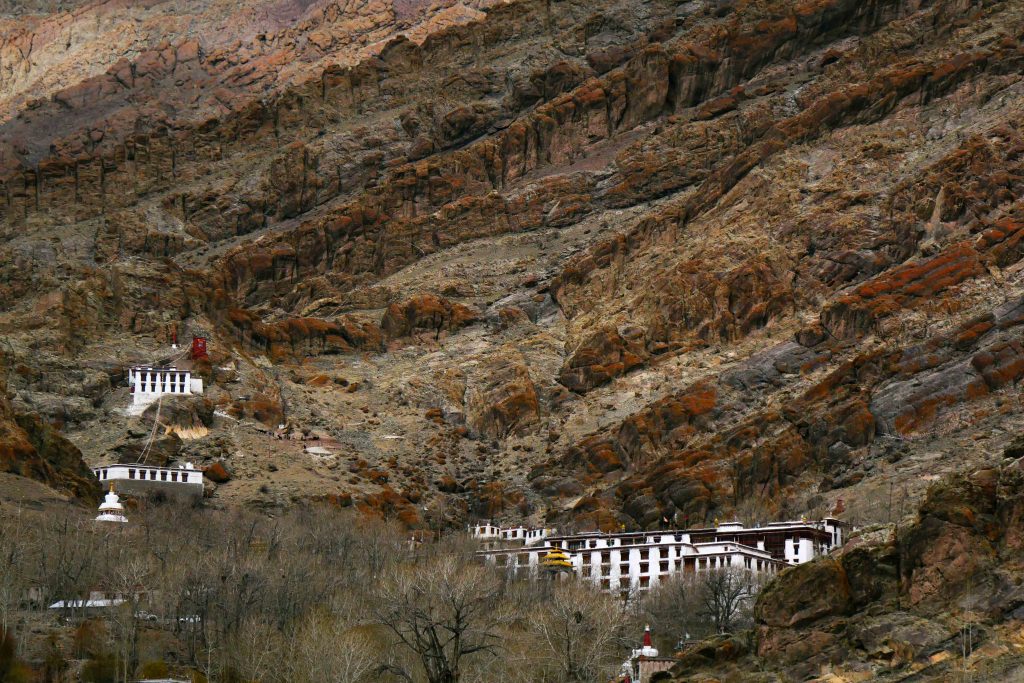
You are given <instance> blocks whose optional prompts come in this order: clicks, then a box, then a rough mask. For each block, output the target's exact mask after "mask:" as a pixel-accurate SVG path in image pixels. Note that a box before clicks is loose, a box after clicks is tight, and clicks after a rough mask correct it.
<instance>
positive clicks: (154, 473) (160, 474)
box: [97, 467, 199, 484]
mask: <svg viewBox="0 0 1024 683" xmlns="http://www.w3.org/2000/svg"><path fill="white" fill-rule="evenodd" d="M136 472H137V473H138V476H136ZM97 473H98V474H99V478H100V479H101V480H102V479H107V478H109V474H110V473H109V471H108V470H98V472H97ZM147 473H148V474H149V476H148V478H147V476H146V474H147ZM190 474H194V475H196V476H197V477H198V476H199V472H191V473H189V472H185V471H177V470H170V471H168V470H142V469H140V470H135V469H134V468H132V467H129V468H128V478H129V479H138V480H142V481H172V482H175V481H181V482H184V483H186V484H187V483H189V482H190V481H193V479H190V478H189V475H190ZM168 475H170V478H169V479H168ZM179 477H180V479H179ZM195 481H198V479H196V480H195Z"/></svg>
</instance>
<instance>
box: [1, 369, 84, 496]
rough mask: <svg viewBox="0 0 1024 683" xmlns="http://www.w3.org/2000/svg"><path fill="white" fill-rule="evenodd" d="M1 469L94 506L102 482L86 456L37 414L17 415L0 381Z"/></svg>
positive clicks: (2, 382) (3, 384) (4, 384)
mask: <svg viewBox="0 0 1024 683" xmlns="http://www.w3.org/2000/svg"><path fill="white" fill-rule="evenodd" d="M0 470H2V471H4V472H10V473H12V474H18V475H21V476H24V477H29V478H30V479H35V480H36V481H41V482H43V483H44V484H47V485H49V486H51V487H53V488H55V489H57V490H60V491H64V492H67V493H69V494H71V495H73V496H76V497H78V498H81V499H83V500H84V501H86V502H88V503H92V502H94V501H96V500H98V499H99V490H100V487H99V483H98V482H97V481H96V477H94V476H93V474H92V471H91V470H89V468H88V466H86V464H85V463H84V462H83V461H82V453H81V451H79V450H78V448H76V447H75V445H74V444H72V443H71V442H70V441H68V440H67V439H66V438H64V437H63V436H61V434H60V433H59V432H58V431H57V430H56V429H54V428H53V427H51V426H50V425H48V424H46V423H44V422H43V421H42V420H41V419H40V418H39V417H38V416H37V415H32V414H17V413H15V411H14V409H13V408H12V406H11V404H10V401H9V400H8V398H7V385H6V383H5V382H4V381H3V380H2V379H0Z"/></svg>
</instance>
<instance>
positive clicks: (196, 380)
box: [128, 365, 203, 415]
mask: <svg viewBox="0 0 1024 683" xmlns="http://www.w3.org/2000/svg"><path fill="white" fill-rule="evenodd" d="M128 388H129V391H131V393H132V407H131V408H130V409H129V412H130V413H132V414H134V415H140V414H142V412H143V411H144V410H145V409H146V408H147V407H148V406H149V405H150V404H152V403H153V401H156V400H157V399H158V398H160V397H161V396H164V395H165V394H171V395H178V396H188V395H191V394H201V393H203V380H202V378H200V377H192V372H191V371H190V370H179V369H178V368H175V367H167V368H154V367H149V366H141V365H140V366H136V367H132V368H129V369H128Z"/></svg>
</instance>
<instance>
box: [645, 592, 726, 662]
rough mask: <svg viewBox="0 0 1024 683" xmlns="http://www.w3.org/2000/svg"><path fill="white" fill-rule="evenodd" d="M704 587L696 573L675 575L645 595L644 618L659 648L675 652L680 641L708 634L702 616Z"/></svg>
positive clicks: (706, 623) (707, 628) (706, 625)
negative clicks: (701, 585) (657, 641)
mask: <svg viewBox="0 0 1024 683" xmlns="http://www.w3.org/2000/svg"><path fill="white" fill-rule="evenodd" d="M700 602H701V587H700V584H699V582H698V580H697V578H696V576H695V575H694V574H686V573H683V574H676V575H674V576H670V577H667V578H665V579H662V582H661V583H660V584H659V585H658V586H657V587H656V588H654V589H653V590H651V591H650V592H649V593H647V594H646V595H644V596H643V604H642V616H643V617H644V622H645V623H647V624H650V625H651V626H652V627H653V632H654V637H655V638H658V639H659V640H660V642H659V647H660V648H661V649H665V650H674V649H675V648H676V646H677V645H678V643H679V642H680V641H684V640H687V639H689V638H690V637H695V636H702V635H706V633H707V631H708V630H710V628H709V625H708V622H707V620H706V619H705V618H704V617H703V616H701V614H700V607H701V604H700Z"/></svg>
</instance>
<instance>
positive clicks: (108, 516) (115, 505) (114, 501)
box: [96, 483, 128, 524]
mask: <svg viewBox="0 0 1024 683" xmlns="http://www.w3.org/2000/svg"><path fill="white" fill-rule="evenodd" d="M96 521H97V522H120V523H122V524H125V523H127V522H128V518H127V517H125V516H124V505H122V504H121V499H120V498H118V496H117V494H116V493H114V484H113V483H111V484H110V491H109V492H108V493H107V495H106V496H105V497H104V498H103V502H102V503H100V514H99V516H98V517H96Z"/></svg>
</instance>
